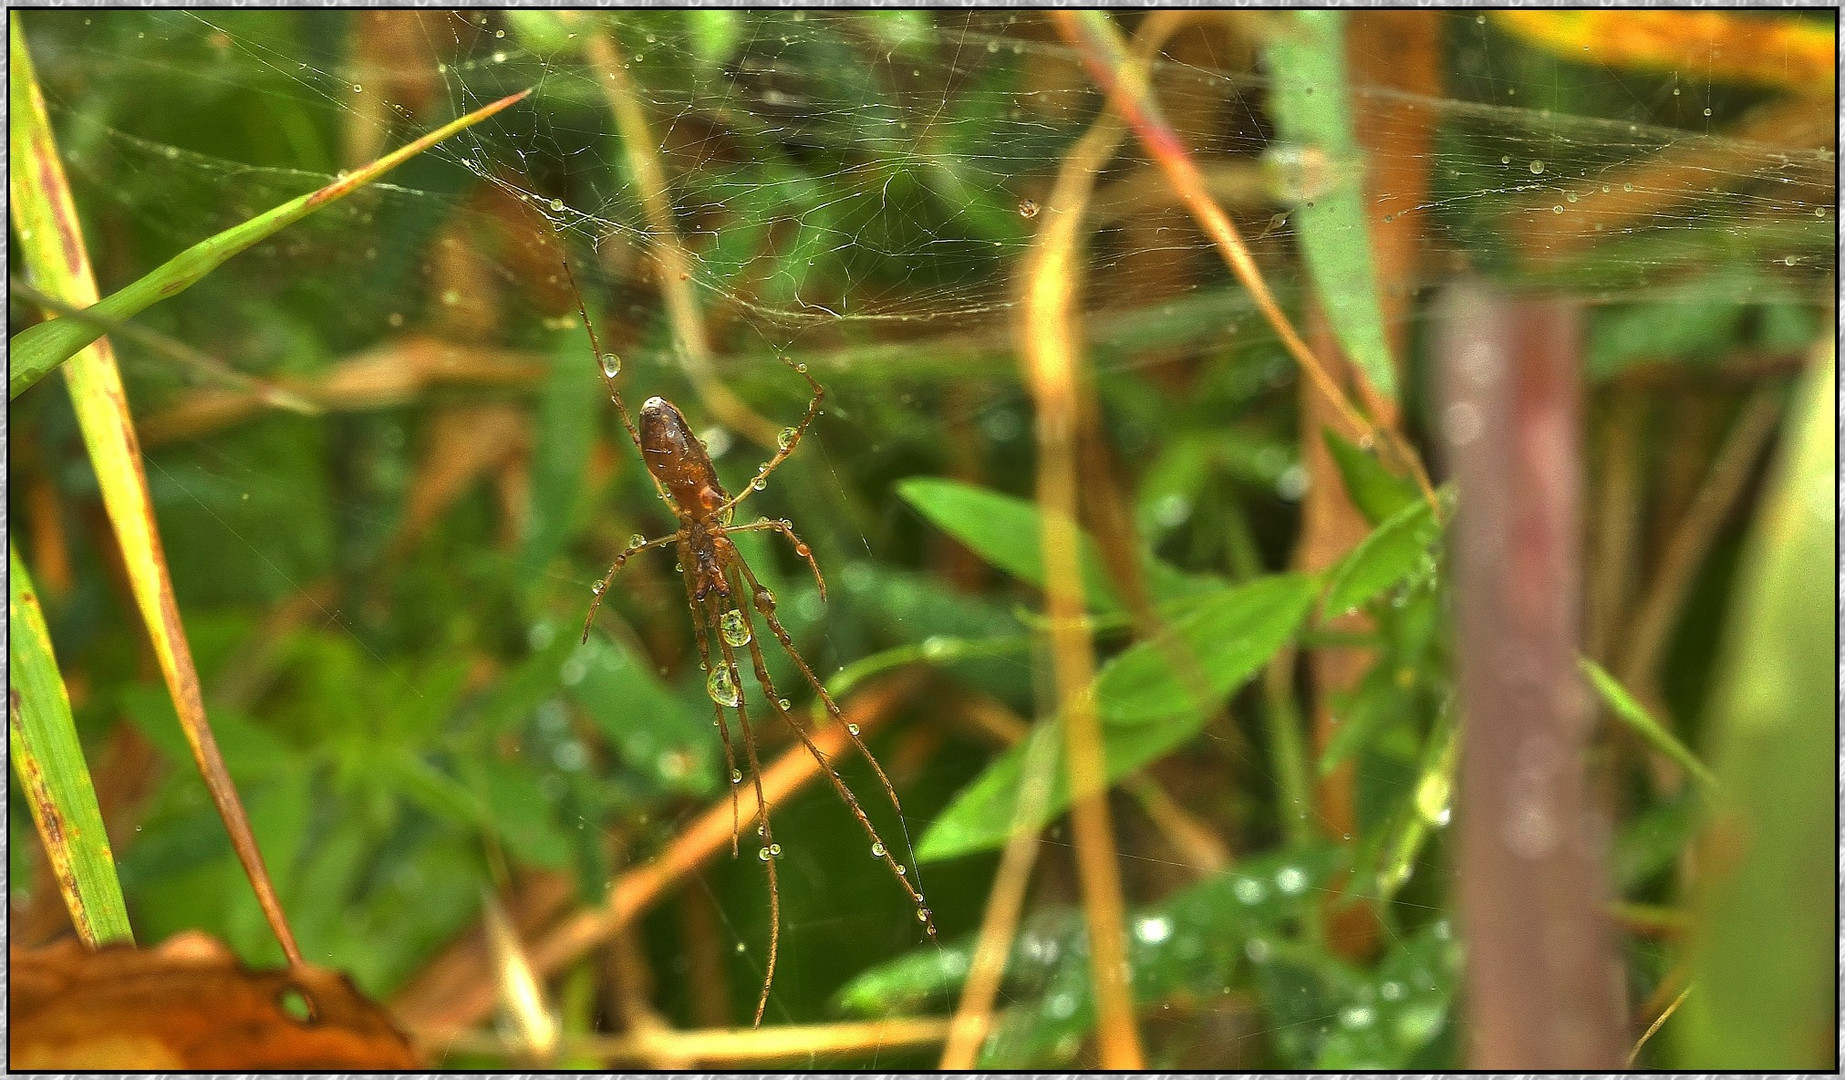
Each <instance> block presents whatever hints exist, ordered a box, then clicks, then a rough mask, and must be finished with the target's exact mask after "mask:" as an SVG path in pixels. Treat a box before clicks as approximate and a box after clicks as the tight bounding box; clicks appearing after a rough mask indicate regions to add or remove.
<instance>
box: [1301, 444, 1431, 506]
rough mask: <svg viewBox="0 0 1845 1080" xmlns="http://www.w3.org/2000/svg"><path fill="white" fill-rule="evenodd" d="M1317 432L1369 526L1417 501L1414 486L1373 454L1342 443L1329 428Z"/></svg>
mask: <svg viewBox="0 0 1845 1080" xmlns="http://www.w3.org/2000/svg"><path fill="white" fill-rule="evenodd" d="M1321 435H1323V436H1324V437H1325V440H1326V449H1327V450H1328V451H1329V452H1330V453H1331V454H1332V459H1333V464H1334V465H1336V466H1338V469H1339V478H1340V479H1341V480H1343V481H1345V493H1346V494H1347V495H1349V496H1351V499H1352V505H1354V506H1356V507H1358V512H1359V513H1361V514H1363V515H1364V516H1365V520H1366V521H1369V522H1370V523H1371V525H1372V527H1373V528H1375V527H1377V526H1378V525H1381V524H1383V522H1384V521H1385V520H1386V519H1387V518H1389V517H1390V516H1391V515H1393V514H1395V513H1396V512H1397V511H1399V510H1401V509H1403V508H1404V507H1405V506H1408V505H1409V504H1410V503H1412V502H1415V501H1416V500H1417V498H1418V496H1417V494H1416V485H1414V484H1413V483H1411V482H1410V481H1408V480H1405V479H1404V478H1403V477H1401V476H1398V475H1396V474H1395V473H1392V472H1390V471H1389V470H1387V469H1385V468H1384V466H1383V464H1382V463H1381V462H1379V461H1378V460H1377V456H1376V455H1375V454H1369V453H1366V452H1365V451H1363V450H1360V449H1359V448H1358V447H1356V446H1354V445H1352V444H1351V443H1349V442H1346V441H1345V440H1344V439H1342V438H1340V437H1339V435H1338V434H1337V433H1336V432H1334V431H1333V430H1332V429H1331V428H1327V429H1325V430H1324V431H1322V432H1321Z"/></svg>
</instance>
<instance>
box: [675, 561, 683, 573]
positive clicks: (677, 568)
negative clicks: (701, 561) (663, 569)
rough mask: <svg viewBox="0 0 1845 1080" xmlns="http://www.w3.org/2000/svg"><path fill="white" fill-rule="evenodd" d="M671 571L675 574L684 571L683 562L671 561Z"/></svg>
mask: <svg viewBox="0 0 1845 1080" xmlns="http://www.w3.org/2000/svg"><path fill="white" fill-rule="evenodd" d="M673 573H675V574H683V573H685V564H684V563H682V562H675V563H673Z"/></svg>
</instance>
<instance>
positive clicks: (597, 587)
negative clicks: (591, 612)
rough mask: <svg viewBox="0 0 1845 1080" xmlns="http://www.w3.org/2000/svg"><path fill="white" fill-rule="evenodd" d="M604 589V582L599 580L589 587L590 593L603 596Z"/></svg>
mask: <svg viewBox="0 0 1845 1080" xmlns="http://www.w3.org/2000/svg"><path fill="white" fill-rule="evenodd" d="M602 589H603V585H602V582H600V581H598V582H596V583H595V584H594V585H591V586H590V587H589V593H590V595H591V596H601V595H602Z"/></svg>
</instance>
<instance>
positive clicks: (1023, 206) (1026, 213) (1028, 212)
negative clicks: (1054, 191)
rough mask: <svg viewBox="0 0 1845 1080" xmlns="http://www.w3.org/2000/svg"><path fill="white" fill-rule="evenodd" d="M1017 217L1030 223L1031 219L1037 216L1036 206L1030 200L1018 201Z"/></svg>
mask: <svg viewBox="0 0 1845 1080" xmlns="http://www.w3.org/2000/svg"><path fill="white" fill-rule="evenodd" d="M1019 216H1020V217H1022V218H1024V219H1025V220H1026V221H1030V220H1031V219H1032V218H1035V217H1037V216H1038V204H1037V203H1035V202H1032V201H1031V200H1030V199H1023V200H1020V202H1019Z"/></svg>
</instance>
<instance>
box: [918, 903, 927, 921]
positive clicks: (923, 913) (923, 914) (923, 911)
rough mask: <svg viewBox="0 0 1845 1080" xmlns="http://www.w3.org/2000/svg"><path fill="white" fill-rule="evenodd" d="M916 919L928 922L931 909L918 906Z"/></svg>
mask: <svg viewBox="0 0 1845 1080" xmlns="http://www.w3.org/2000/svg"><path fill="white" fill-rule="evenodd" d="M916 921H917V922H921V923H926V922H928V921H929V909H928V908H926V907H919V908H917V909H916Z"/></svg>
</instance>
